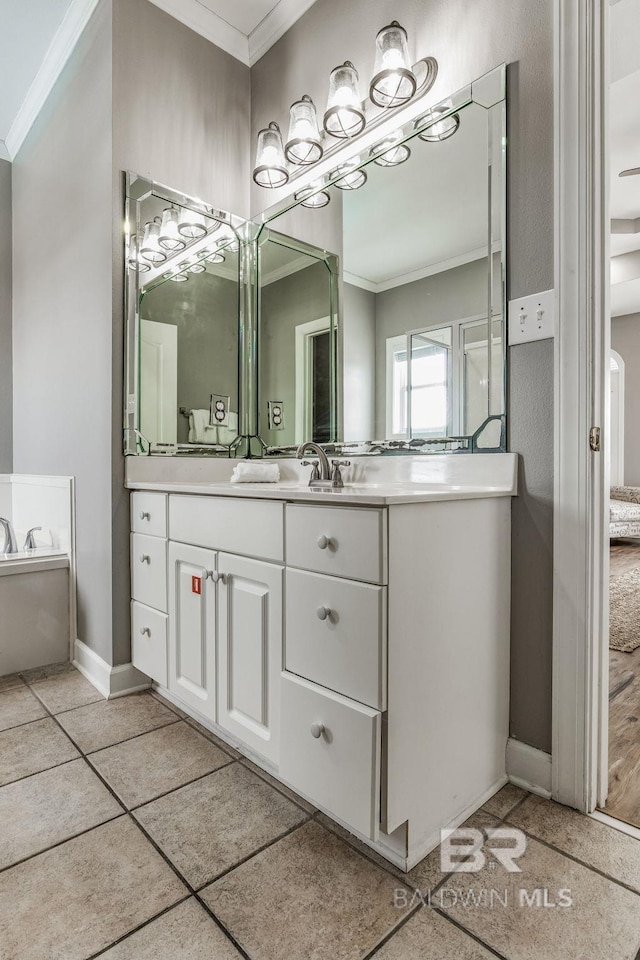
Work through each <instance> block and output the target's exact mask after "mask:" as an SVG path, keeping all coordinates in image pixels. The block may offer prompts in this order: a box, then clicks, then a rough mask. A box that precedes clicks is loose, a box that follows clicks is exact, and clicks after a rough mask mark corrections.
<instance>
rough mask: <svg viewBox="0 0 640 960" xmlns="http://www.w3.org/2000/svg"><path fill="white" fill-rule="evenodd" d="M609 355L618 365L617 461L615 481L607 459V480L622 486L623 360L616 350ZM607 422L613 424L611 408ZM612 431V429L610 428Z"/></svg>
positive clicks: (610, 461)
mask: <svg viewBox="0 0 640 960" xmlns="http://www.w3.org/2000/svg"><path fill="white" fill-rule="evenodd" d="M609 353H610V355H611V356H612V357H613V359H614V360H615V362H616V365H617V367H618V370H617V374H618V395H617V406H618V411H617V413H618V421H617V423H618V430H617V434H618V458H617V459H618V462H617V464H616V477H617V479H616V480H615V482H614V481H613V480H612V478H611V474H612V473H613V461H612V459H611V458H610V460H609V474H610V476H609V480H610V481H611V483H612V484H614V485H616V486H619V487H623V486H624V360H623V359H622V357H621V356H620V354H619V353H618V351H617V350H609ZM608 422H609V424H610V425H612V424H613V409H610V410H609V418H608ZM612 433H613V430H612Z"/></svg>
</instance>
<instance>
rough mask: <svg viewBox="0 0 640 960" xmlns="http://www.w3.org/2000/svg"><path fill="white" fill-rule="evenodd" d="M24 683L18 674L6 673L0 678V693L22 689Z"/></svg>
mask: <svg viewBox="0 0 640 960" xmlns="http://www.w3.org/2000/svg"><path fill="white" fill-rule="evenodd" d="M24 685H25V683H24V680H23V679H22V677H21V676H20V674H19V673H7V674H6V675H5V676H4V677H0V693H4V691H5V690H13V688H14V687H24Z"/></svg>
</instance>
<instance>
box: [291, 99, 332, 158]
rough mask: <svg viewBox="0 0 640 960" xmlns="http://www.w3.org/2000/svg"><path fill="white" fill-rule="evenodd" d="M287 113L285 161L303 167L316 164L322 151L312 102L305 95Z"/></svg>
mask: <svg viewBox="0 0 640 960" xmlns="http://www.w3.org/2000/svg"><path fill="white" fill-rule="evenodd" d="M289 113H290V120H289V137H288V139H287V143H286V145H285V148H284V152H285V156H286V158H287V160H288V161H289V162H290V163H295V164H297V165H298V166H304V167H306V166H309V164H310V163H316V162H317V161H318V160H320V159H321V158H322V154H323V153H324V150H323V149H322V144H321V142H320V130H319V129H318V118H317V116H316V108H315V104H314V102H313V100H312V99H311V97H310V96H309V95H308V94H306V93H305V94H304V96H303V97H302V98H301V99H300V100H296V102H295V103H292V104H291V107H290V111H289Z"/></svg>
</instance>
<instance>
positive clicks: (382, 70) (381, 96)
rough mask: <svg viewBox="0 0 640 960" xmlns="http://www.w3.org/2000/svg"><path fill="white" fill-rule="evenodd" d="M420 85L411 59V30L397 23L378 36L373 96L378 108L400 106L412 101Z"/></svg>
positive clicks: (371, 90) (393, 22) (372, 98)
mask: <svg viewBox="0 0 640 960" xmlns="http://www.w3.org/2000/svg"><path fill="white" fill-rule="evenodd" d="M417 86H418V83H417V80H416V77H415V74H414V73H413V71H412V69H411V61H410V60H409V48H408V44H407V31H406V30H405V29H404V27H401V26H400V24H399V23H398V21H397V20H393V21H392V22H391V23H390V24H389V26H387V27H383V28H382V30H380V32H379V33H378V36H377V37H376V60H375V66H374V76H373V79H372V80H371V84H370V86H369V97H370V99H371V102H372V103H375V105H376V106H377V107H400V106H402V104H403V103H407V101H408V100H411V97H412V96H413V95H414V93H415V92H416V89H417Z"/></svg>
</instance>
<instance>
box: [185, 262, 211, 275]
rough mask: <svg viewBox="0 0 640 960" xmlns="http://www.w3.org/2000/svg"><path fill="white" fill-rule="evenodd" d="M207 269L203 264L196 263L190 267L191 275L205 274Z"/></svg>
mask: <svg viewBox="0 0 640 960" xmlns="http://www.w3.org/2000/svg"><path fill="white" fill-rule="evenodd" d="M206 269H207V268H206V267H205V266H204V264H202V263H194V264H192V266H190V267H189V270H190V271H191V273H204V272H205V270H206Z"/></svg>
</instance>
